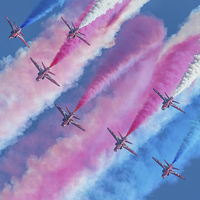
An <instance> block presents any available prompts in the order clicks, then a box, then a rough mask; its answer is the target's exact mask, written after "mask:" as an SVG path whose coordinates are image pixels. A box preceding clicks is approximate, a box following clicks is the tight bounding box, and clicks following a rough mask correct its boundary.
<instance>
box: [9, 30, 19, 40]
mask: <svg viewBox="0 0 200 200" xmlns="http://www.w3.org/2000/svg"><path fill="white" fill-rule="evenodd" d="M21 30H22V29H21V28H16V29H15V30H13V31H11V35H10V36H9V38H10V39H12V38H16V37H18V36H19V34H20V32H21Z"/></svg>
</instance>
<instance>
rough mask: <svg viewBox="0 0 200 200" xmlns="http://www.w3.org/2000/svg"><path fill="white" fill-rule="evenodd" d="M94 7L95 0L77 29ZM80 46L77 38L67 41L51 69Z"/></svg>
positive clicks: (86, 9) (81, 18) (88, 7)
mask: <svg viewBox="0 0 200 200" xmlns="http://www.w3.org/2000/svg"><path fill="white" fill-rule="evenodd" d="M93 5H94V0H92V1H91V2H90V3H89V5H88V6H87V7H86V8H85V10H84V11H83V14H82V15H81V16H80V17H79V19H78V20H77V22H76V23H75V26H76V27H79V26H80V24H81V22H82V21H83V19H84V18H85V17H86V15H87V14H88V12H89V11H90V9H91V8H92V6H93ZM65 20H66V21H67V19H65ZM63 24H64V23H63ZM68 30H69V29H68V27H67V26H66V32H67V31H68ZM81 30H84V29H81ZM67 33H68V32H67ZM79 44H80V40H79V39H77V38H76V39H75V38H74V39H70V40H68V39H66V41H65V42H64V44H63V45H62V46H61V48H60V51H59V52H58V53H57V54H56V56H55V58H54V60H53V62H52V63H51V65H50V67H53V66H54V65H56V64H58V63H59V62H60V61H61V60H62V59H63V58H64V57H66V56H67V55H69V54H70V53H71V52H72V51H74V50H75V49H76V48H77V47H78V45H79Z"/></svg>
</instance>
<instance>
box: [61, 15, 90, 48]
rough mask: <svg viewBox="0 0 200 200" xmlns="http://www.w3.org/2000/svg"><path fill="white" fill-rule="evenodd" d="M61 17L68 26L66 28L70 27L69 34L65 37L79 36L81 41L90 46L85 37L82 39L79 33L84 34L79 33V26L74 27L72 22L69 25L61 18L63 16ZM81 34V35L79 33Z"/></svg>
mask: <svg viewBox="0 0 200 200" xmlns="http://www.w3.org/2000/svg"><path fill="white" fill-rule="evenodd" d="M61 19H62V20H63V21H64V23H65V24H66V25H67V26H68V28H69V29H70V31H69V35H68V36H67V39H71V38H75V37H76V36H77V37H78V38H80V39H81V40H82V41H83V42H85V43H86V44H87V45H89V46H90V44H89V43H88V42H87V41H86V39H84V38H83V37H82V36H81V35H85V34H83V33H81V32H80V31H79V27H78V28H76V27H75V26H74V24H73V23H72V25H70V24H69V23H68V22H67V21H66V20H64V19H63V17H61ZM80 34H81V35H80Z"/></svg>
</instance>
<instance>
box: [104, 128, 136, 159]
mask: <svg viewBox="0 0 200 200" xmlns="http://www.w3.org/2000/svg"><path fill="white" fill-rule="evenodd" d="M107 129H108V131H109V132H110V133H111V134H112V136H113V137H114V138H115V140H116V141H117V142H116V143H115V145H116V147H115V148H114V151H115V152H117V151H118V150H119V149H122V148H125V149H127V150H128V151H130V152H131V153H133V154H134V155H136V156H137V154H136V153H135V152H134V151H133V150H132V149H130V148H129V147H128V146H127V145H126V144H125V142H127V143H129V144H132V143H131V142H129V141H127V137H122V135H121V133H120V132H119V131H118V132H119V135H120V137H121V138H119V137H118V136H117V135H115V134H114V133H113V132H112V131H111V130H110V129H109V128H108V127H107Z"/></svg>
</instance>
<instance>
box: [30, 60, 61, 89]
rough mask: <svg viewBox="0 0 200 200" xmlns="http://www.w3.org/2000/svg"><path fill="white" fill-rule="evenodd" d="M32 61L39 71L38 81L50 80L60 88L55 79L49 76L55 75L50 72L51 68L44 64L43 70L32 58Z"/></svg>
mask: <svg viewBox="0 0 200 200" xmlns="http://www.w3.org/2000/svg"><path fill="white" fill-rule="evenodd" d="M30 59H31V61H32V62H33V64H34V65H35V66H36V67H37V69H38V70H39V73H38V76H37V78H36V81H40V80H41V79H44V78H47V79H48V80H50V81H51V82H53V83H54V84H56V85H57V86H60V85H59V84H58V83H57V82H56V81H55V80H54V79H53V78H51V76H49V74H52V75H55V74H54V73H52V72H50V67H45V66H44V63H43V62H42V65H43V67H44V69H42V67H40V66H39V65H38V64H37V63H36V62H35V61H34V60H33V58H30Z"/></svg>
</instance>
